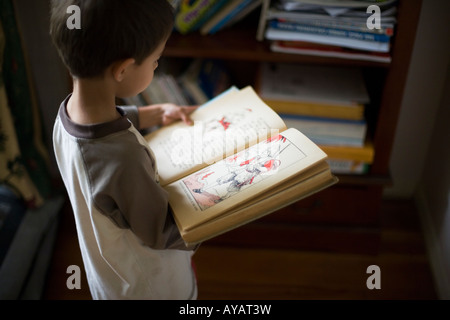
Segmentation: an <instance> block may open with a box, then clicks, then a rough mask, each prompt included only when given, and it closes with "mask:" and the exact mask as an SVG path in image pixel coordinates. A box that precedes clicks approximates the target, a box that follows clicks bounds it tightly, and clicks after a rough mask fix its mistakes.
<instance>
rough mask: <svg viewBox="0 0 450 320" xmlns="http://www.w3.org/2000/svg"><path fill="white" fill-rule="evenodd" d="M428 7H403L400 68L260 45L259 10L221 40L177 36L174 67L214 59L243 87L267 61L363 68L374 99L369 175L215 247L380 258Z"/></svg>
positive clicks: (171, 46) (171, 49) (170, 47)
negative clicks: (412, 66) (409, 80)
mask: <svg viewBox="0 0 450 320" xmlns="http://www.w3.org/2000/svg"><path fill="white" fill-rule="evenodd" d="M420 7H421V0H400V1H399V2H398V7H397V8H398V14H397V19H398V20H397V21H398V22H397V26H396V33H395V36H394V38H393V42H392V43H393V45H392V50H391V54H392V62H391V63H388V64H387V63H380V62H372V61H360V60H347V59H335V58H326V57H316V56H303V55H296V54H285V53H275V52H272V51H271V50H270V43H269V42H268V41H266V40H264V41H257V40H256V31H257V25H258V19H259V10H257V12H255V13H253V14H252V15H250V16H249V17H247V18H246V19H245V20H243V21H241V22H239V23H238V24H236V25H235V26H233V27H232V28H229V29H225V30H223V31H221V32H219V33H217V34H214V35H207V36H202V35H200V34H199V33H198V32H194V33H190V34H187V35H180V34H178V33H175V32H174V33H173V35H172V37H171V38H170V39H169V41H168V43H167V46H166V50H165V56H166V57H167V58H168V59H169V60H178V59H193V58H213V59H221V60H224V61H225V62H226V63H227V65H228V66H229V67H230V71H231V72H232V74H233V75H234V78H235V79H239V81H240V82H242V83H236V84H237V85H238V86H241V85H242V86H244V85H255V84H257V81H258V70H259V69H258V65H259V64H260V63H262V62H289V63H299V64H316V65H330V66H349V67H350V66H351V67H355V66H356V67H359V68H362V70H363V72H364V75H365V80H366V82H367V83H366V85H367V88H368V90H369V95H370V97H371V103H370V105H369V108H368V110H369V112H368V113H367V118H368V123H369V135H370V137H371V139H372V141H373V144H374V148H375V158H374V161H373V163H372V165H371V167H370V170H369V172H368V173H367V174H364V175H338V176H339V179H340V182H339V183H338V185H336V186H334V187H332V188H330V189H327V190H325V191H323V192H321V193H319V194H317V195H314V196H312V197H310V198H307V199H305V200H302V201H300V202H298V203H295V204H293V205H291V206H289V207H286V208H284V209H282V210H280V211H279V212H276V213H274V214H271V215H269V216H267V217H265V218H263V219H260V220H258V221H255V222H253V223H250V224H248V225H246V226H243V227H241V228H238V229H236V230H234V231H231V232H228V233H226V234H224V235H222V236H219V237H217V238H215V239H212V240H209V241H210V242H211V243H215V244H219V245H236V246H242V245H247V246H256V247H258V246H261V247H276V248H293V249H319V250H331V251H343V252H376V250H377V248H378V243H379V232H378V230H379V229H378V226H379V216H378V211H379V207H380V203H381V200H382V194H383V188H384V187H385V186H387V185H389V184H391V183H392V181H391V178H390V174H389V159H390V156H391V151H392V146H393V140H394V135H395V130H396V124H397V119H398V115H399V112H400V106H401V102H402V98H403V91H404V86H405V82H406V77H407V73H408V68H409V63H410V59H411V52H412V50H413V46H414V39H415V31H416V27H417V22H418V20H419V15H420Z"/></svg>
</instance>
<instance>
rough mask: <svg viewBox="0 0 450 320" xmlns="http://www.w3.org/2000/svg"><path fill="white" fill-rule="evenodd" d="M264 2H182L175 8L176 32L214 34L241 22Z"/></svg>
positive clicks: (196, 0)
mask: <svg viewBox="0 0 450 320" xmlns="http://www.w3.org/2000/svg"><path fill="white" fill-rule="evenodd" d="M261 3H262V0H181V1H172V5H173V6H174V7H175V10H176V15H175V30H176V31H178V32H180V33H181V34H187V33H190V32H193V31H197V32H200V33H201V34H202V35H207V34H214V33H216V32H218V31H220V30H222V29H224V28H227V27H229V26H231V25H233V24H235V23H236V22H238V21H240V20H241V19H243V18H244V17H246V16H247V15H248V14H250V13H251V12H252V11H253V10H255V9H256V8H257V7H259V6H260V5H261Z"/></svg>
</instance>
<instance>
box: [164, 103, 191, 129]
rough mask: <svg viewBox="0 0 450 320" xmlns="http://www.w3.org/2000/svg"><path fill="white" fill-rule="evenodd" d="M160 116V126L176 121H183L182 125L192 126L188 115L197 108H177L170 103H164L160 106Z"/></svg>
mask: <svg viewBox="0 0 450 320" xmlns="http://www.w3.org/2000/svg"><path fill="white" fill-rule="evenodd" d="M160 106H161V108H162V110H163V114H162V125H163V126H166V125H168V124H171V123H172V122H174V121H177V120H183V122H184V123H186V124H188V125H192V124H193V122H192V120H191V118H190V116H189V115H190V114H191V113H192V112H193V111H194V110H196V109H197V108H198V107H197V106H177V105H175V104H172V103H164V104H161V105H160Z"/></svg>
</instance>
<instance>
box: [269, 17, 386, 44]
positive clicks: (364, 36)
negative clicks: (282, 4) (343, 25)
mask: <svg viewBox="0 0 450 320" xmlns="http://www.w3.org/2000/svg"><path fill="white" fill-rule="evenodd" d="M269 25H270V27H272V28H274V29H278V30H284V31H293V32H303V33H309V34H316V35H322V36H329V37H339V38H349V39H356V40H362V41H372V42H389V41H390V37H389V36H387V35H385V34H375V33H369V32H361V31H353V30H344V29H339V28H327V27H320V26H312V25H307V24H301V23H296V22H290V21H282V20H279V19H277V20H271V21H270V22H269Z"/></svg>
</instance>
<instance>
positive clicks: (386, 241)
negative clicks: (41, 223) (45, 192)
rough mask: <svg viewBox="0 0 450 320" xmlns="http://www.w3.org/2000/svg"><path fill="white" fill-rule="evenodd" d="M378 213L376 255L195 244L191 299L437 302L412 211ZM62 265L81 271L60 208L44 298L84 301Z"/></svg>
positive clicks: (396, 206) (402, 207)
mask: <svg viewBox="0 0 450 320" xmlns="http://www.w3.org/2000/svg"><path fill="white" fill-rule="evenodd" d="M382 207H383V209H382V234H381V245H380V251H379V253H378V254H376V255H373V254H367V255H365V254H342V253H329V252H317V251H296V250H272V249H251V248H230V247H219V246H212V245H208V244H207V243H206V244H203V245H202V246H201V247H200V248H199V250H198V251H197V252H196V254H195V255H194V260H195V264H196V268H197V276H198V287H199V296H198V299H199V300H209V299H217V300H222V299H231V300H241V299H251V300H253V299H257V300H259V299H273V300H279V299H286V300H299V299H301V300H311V299H315V300H324V299H326V300H335V299H342V300H350V299H351V300H353V299H358V300H371V299H402V300H405V299H407V300H411V299H414V300H416V299H421V300H422V299H427V300H428V299H437V296H436V292H435V290H434V286H433V279H432V275H431V272H430V266H429V262H428V259H427V255H426V252H425V246H424V240H423V235H422V232H421V228H420V224H419V220H418V217H417V212H416V211H415V207H414V206H413V205H412V203H411V202H405V201H393V200H390V201H385V202H384V203H383V206H382ZM70 265H78V266H80V267H81V268H82V266H83V264H82V260H81V256H80V251H79V247H78V242H77V237H76V232H75V226H74V221H73V217H72V212H71V211H70V208H69V207H68V206H66V210H64V212H63V214H62V217H61V222H60V229H59V235H58V239H57V243H56V247H55V251H54V256H53V260H52V264H51V267H50V271H49V277H48V281H47V287H46V289H45V292H44V296H43V298H44V299H46V300H80V299H82V300H85V299H91V296H90V294H89V290H88V286H87V283H86V279H85V278H83V279H82V280H83V281H82V283H81V289H79V290H77V289H74V290H69V289H67V287H66V280H67V278H68V277H69V274H67V273H66V270H67V267H68V266H70ZM370 265H377V266H379V267H380V271H381V289H379V290H377V289H373V290H369V289H368V288H367V286H366V281H367V278H368V277H369V276H370V274H367V267H368V266H370ZM83 276H84V274H83Z"/></svg>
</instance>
